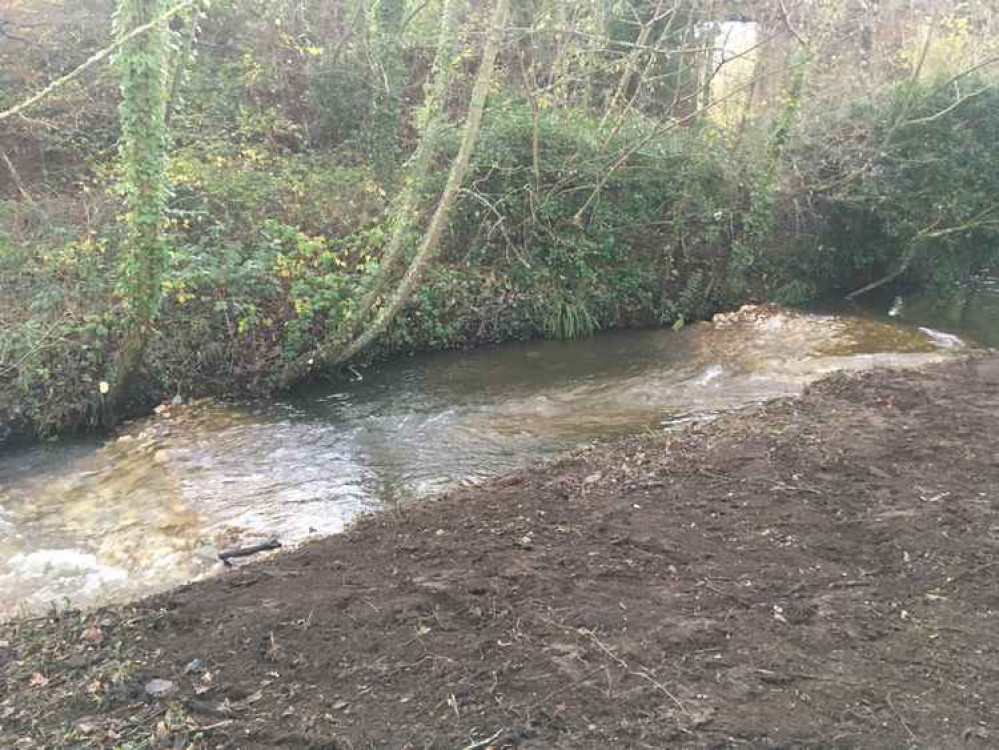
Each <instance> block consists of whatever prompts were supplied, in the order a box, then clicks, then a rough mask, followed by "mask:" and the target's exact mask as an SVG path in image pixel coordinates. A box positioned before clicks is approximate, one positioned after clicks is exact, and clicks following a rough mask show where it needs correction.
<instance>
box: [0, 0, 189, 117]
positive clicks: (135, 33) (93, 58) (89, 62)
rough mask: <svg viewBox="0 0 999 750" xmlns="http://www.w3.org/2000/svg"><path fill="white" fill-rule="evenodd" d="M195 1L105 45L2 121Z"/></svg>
mask: <svg viewBox="0 0 999 750" xmlns="http://www.w3.org/2000/svg"><path fill="white" fill-rule="evenodd" d="M195 2H197V0H182V2H180V3H179V4H178V5H175V6H174V7H173V8H171V9H170V10H168V11H166V12H165V13H163V14H162V15H160V16H158V17H157V18H154V19H153V20H152V21H150V22H149V23H146V24H143V25H142V26H136V27H135V28H134V29H132V30H131V31H130V32H129V33H127V34H125V35H124V36H123V37H122V38H121V39H118V40H117V41H116V42H115V43H114V44H112V45H110V46H107V47H105V48H104V49H102V50H100V51H99V52H96V53H94V54H93V55H91V56H90V58H88V59H87V60H86V62H84V63H83V64H82V65H79V66H78V67H76V68H74V69H73V70H72V71H70V72H69V73H67V74H66V75H64V76H62V77H61V78H57V79H56V80H54V81H52V83H50V84H49V85H48V86H46V87H45V88H43V89H42V90H41V91H39V92H38V93H37V94H35V95H34V96H31V97H29V98H27V99H25V100H24V101H23V102H21V103H20V104H17V105H15V106H13V107H11V108H10V109H8V110H5V111H3V112H0V122H2V121H4V120H6V119H8V118H10V117H14V116H15V115H19V114H21V112H23V111H24V110H26V109H28V108H29V107H33V106H34V105H36V104H38V102H40V101H42V100H43V99H45V98H46V97H47V96H48V95H49V94H51V93H52V92H53V91H56V90H57V89H60V88H62V87H63V86H65V85H66V84H68V83H72V82H73V81H74V80H76V79H77V78H79V77H80V76H81V75H83V73H85V72H86V71H87V70H89V69H90V68H92V67H94V66H95V65H97V64H98V63H99V62H102V61H104V60H106V59H107V58H109V57H110V56H111V55H113V54H114V53H115V52H117V51H118V50H119V49H121V48H122V47H123V46H124V45H126V44H128V43H129V42H130V41H132V40H133V39H135V37H137V36H139V35H141V34H145V33H146V32H148V31H150V30H151V29H154V28H156V27H157V26H159V25H160V24H163V23H166V22H167V21H169V20H170V19H171V18H173V17H174V16H175V15H177V14H178V13H180V12H181V11H182V10H186V9H187V8H190V7H191V6H193V5H194V4H195Z"/></svg>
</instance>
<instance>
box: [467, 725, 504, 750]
mask: <svg viewBox="0 0 999 750" xmlns="http://www.w3.org/2000/svg"><path fill="white" fill-rule="evenodd" d="M501 734H503V729H502V728H501V729H497V730H496V734H494V735H492V736H491V737H486V738H485V739H484V740H479V741H478V742H473V743H472V744H471V745H465V747H463V748H462V749H461V750H478V749H479V748H480V747H485V746H486V745H488V744H489V743H491V742H493V741H495V740H498V739H499V737H500V735H501Z"/></svg>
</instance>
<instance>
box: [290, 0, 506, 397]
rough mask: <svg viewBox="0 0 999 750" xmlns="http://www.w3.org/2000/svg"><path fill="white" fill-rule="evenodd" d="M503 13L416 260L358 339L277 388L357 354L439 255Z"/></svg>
mask: <svg viewBox="0 0 999 750" xmlns="http://www.w3.org/2000/svg"><path fill="white" fill-rule="evenodd" d="M509 10H510V0H497V2H496V7H495V9H494V10H493V14H492V19H491V23H490V30H489V36H488V38H487V40H486V44H485V48H484V49H483V52H482V60H481V62H480V64H479V71H478V74H477V75H476V78H475V85H474V86H473V88H472V96H471V100H470V102H469V107H468V115H467V117H466V119H465V125H464V128H463V130H462V138H461V145H460V147H459V148H458V155H457V156H456V157H455V160H454V162H453V163H452V164H451V169H450V172H449V174H448V180H447V185H446V186H445V188H444V192H443V193H442V194H441V197H440V200H439V201H438V203H437V209H436V210H435V211H434V215H433V217H432V218H431V220H430V224H429V225H428V226H427V229H426V231H425V232H424V235H423V238H422V239H421V241H420V244H419V248H418V249H417V252H416V255H415V256H414V257H413V260H412V261H411V263H410V265H409V268H408V269H407V270H406V273H405V274H404V275H403V277H402V279H401V280H400V282H399V284H398V286H397V287H396V288H395V290H394V291H393V292H392V294H391V296H390V297H389V299H388V300H387V301H386V302H385V304H384V306H383V307H382V308H381V309H380V311H379V312H378V314H377V315H376V316H375V318H374V319H373V320H372V321H371V322H370V323H368V324H367V325H366V327H365V328H364V329H363V331H362V332H361V333H360V334H359V335H357V336H356V337H355V338H354V339H353V340H352V341H349V342H348V343H346V344H343V345H339V346H331V347H323V348H322V349H320V351H319V352H317V353H316V354H315V355H313V356H312V357H309V358H308V359H306V360H305V361H304V362H303V360H302V359H301V358H300V359H299V360H296V362H294V363H293V364H291V365H289V367H288V368H287V369H286V370H285V372H284V373H283V375H282V377H281V384H282V385H283V386H285V387H287V386H289V385H291V384H292V383H294V382H295V381H296V380H298V379H299V378H301V377H302V376H303V375H304V374H305V372H306V371H307V369H308V368H309V367H311V366H313V365H320V366H321V365H326V366H334V367H335V366H337V365H341V364H343V363H345V362H347V361H348V360H350V359H352V358H353V357H356V356H357V355H358V354H360V353H361V352H362V351H363V350H364V349H366V348H367V347H369V346H370V345H371V344H372V343H374V342H375V341H376V340H377V339H378V337H379V336H381V335H382V334H383V333H384V332H385V330H386V329H387V328H388V326H389V324H391V322H392V320H393V319H394V318H395V316H396V315H397V314H398V313H399V311H400V310H401V309H402V307H403V305H405V304H406V301H407V300H408V299H409V296H410V294H412V292H413V290H414V289H415V288H416V287H417V285H419V283H420V282H421V281H422V280H423V276H424V274H425V273H426V270H427V268H428V267H429V266H430V263H431V261H432V260H433V259H434V257H435V256H436V254H437V252H438V250H439V246H440V240H441V236H442V235H443V233H444V229H445V227H446V226H447V223H448V219H449V217H450V214H451V210H452V209H453V208H454V204H455V203H456V201H457V198H458V193H459V192H460V191H461V186H462V184H463V183H464V181H465V175H466V173H467V172H468V166H469V163H470V161H471V157H472V151H473V150H474V149H475V144H476V142H477V141H478V137H479V129H480V126H481V124H482V115H483V112H484V110H485V106H486V99H487V98H488V95H489V89H490V87H491V86H492V80H493V70H494V69H495V67H496V57H497V55H498V54H499V48H500V42H501V40H502V36H503V31H504V28H505V26H506V19H507V15H508V13H509ZM417 177H418V176H417ZM400 252H401V246H400ZM383 263H384V261H383ZM386 278H387V277H386Z"/></svg>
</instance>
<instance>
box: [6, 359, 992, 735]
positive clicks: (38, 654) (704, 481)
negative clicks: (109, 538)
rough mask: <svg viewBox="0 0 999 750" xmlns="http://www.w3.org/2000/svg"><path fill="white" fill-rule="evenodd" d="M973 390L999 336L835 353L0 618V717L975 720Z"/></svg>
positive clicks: (46, 730) (858, 726)
mask: <svg viewBox="0 0 999 750" xmlns="http://www.w3.org/2000/svg"><path fill="white" fill-rule="evenodd" d="M997 417H999V359H995V358H992V359H981V360H977V361H972V362H967V363H960V364H948V365H943V366H937V367H933V368H930V369H928V370H926V371H924V372H872V373H866V374H863V375H859V376H852V377H843V376H838V377H834V378H831V379H828V380H825V381H823V382H822V383H820V384H818V385H816V386H813V387H812V388H811V389H810V390H809V392H808V393H806V395H805V396H803V397H801V398H799V399H794V400H787V401H782V402H775V403H771V404H768V405H765V406H762V407H759V408H755V409H752V410H748V411H745V412H741V413H738V414H733V415H730V416H727V417H724V418H722V419H720V420H718V421H717V422H715V423H713V424H710V425H706V426H702V427H695V428H692V429H689V430H687V431H685V432H683V433H680V434H677V435H673V436H668V437H661V436H656V437H648V438H643V439H633V440H629V441H625V442H621V443H618V444H615V445H612V446H605V447H602V448H600V449H598V450H593V451H590V452H588V453H586V454H584V455H582V456H579V457H576V458H573V459H568V460H566V461H563V462H561V463H559V464H556V465H552V466H544V467H535V468H534V469H531V470H528V471H524V472H520V473H517V474H514V475H512V476H507V477H504V478H502V479H499V480H496V481H494V482H491V483H489V484H487V485H485V486H483V487H480V488H477V489H474V490H469V491H461V492H455V493H453V494H451V495H449V496H447V497H445V498H443V499H440V500H438V501H436V502H429V503H422V504H419V505H417V506H415V507H410V508H407V509H405V510H404V511H400V512H398V513H386V514H382V515H378V516H374V517H370V518H367V519H365V520H363V521H362V522H360V523H358V524H357V525H356V527H355V528H354V529H353V530H351V531H350V532H349V533H346V534H343V535H341V536H337V537H332V538H329V539H326V540H324V541H322V542H319V543H315V544H312V545H310V546H308V547H306V548H304V549H301V550H299V551H296V552H293V553H288V554H283V555H278V556H276V557H275V558H273V559H271V560H268V561H266V562H263V563H261V564H256V565H249V566H246V567H244V568H242V569H240V570H237V571H233V572H232V573H231V574H228V575H225V576H222V577H219V578H215V579H212V580H208V581H205V582H202V583H198V584H195V585H191V586H188V587H185V588H183V589H180V590H177V591H174V592H172V593H170V594H168V595H165V596H161V597H158V598H155V599H152V600H149V601H146V602H143V603H141V604H139V605H137V606H128V607H122V608H115V609H108V610H104V611H100V612H94V613H90V614H87V615H79V614H74V615H65V616H63V617H61V618H59V619H48V620H38V621H32V622H24V623H15V624H10V625H6V626H3V627H2V628H0V725H2V729H0V746H2V747H5V748H6V747H22V748H27V747H49V748H66V747H116V746H117V747H122V748H125V747H128V748H138V747H177V748H181V747H196V748H202V747H204V748H209V747H211V748H275V747H287V748H314V749H318V748H327V749H332V748H338V749H339V748H343V749H347V748H357V749H360V748H379V749H380V748H449V749H451V748H485V747H493V748H497V749H498V748H508V747H516V748H565V749H566V750H568V749H569V748H573V749H577V748H612V747H613V748H617V747H627V748H691V749H693V748H754V750H758V749H760V748H844V749H846V748H926V749H927V750H929V749H930V748H933V749H934V750H949V749H950V748H955V749H956V748H961V749H962V750H963V749H965V748H994V747H999V709H997V708H996V707H997V706H999V587H997V585H996V580H997V579H996V576H997V574H999V515H997V510H999V427H997ZM153 679H158V680H165V681H168V682H166V683H152V684H149V685H148V686H149V687H150V688H152V689H153V692H158V693H161V695H160V696H159V697H151V696H149V695H147V692H146V687H147V684H148V683H150V680H153ZM489 738H491V739H489ZM487 739H488V740H489V741H488V742H487V741H486V740H487ZM147 743H148V744H147Z"/></svg>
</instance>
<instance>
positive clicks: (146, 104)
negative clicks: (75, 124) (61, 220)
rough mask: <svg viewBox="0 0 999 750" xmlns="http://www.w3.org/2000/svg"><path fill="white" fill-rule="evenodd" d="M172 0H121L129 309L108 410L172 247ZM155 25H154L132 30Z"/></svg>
mask: <svg viewBox="0 0 999 750" xmlns="http://www.w3.org/2000/svg"><path fill="white" fill-rule="evenodd" d="M166 8H167V0H122V2H121V3H120V4H119V6H118V9H117V11H116V12H115V18H114V29H115V34H116V36H117V37H118V38H119V39H120V40H125V39H128V41H125V42H124V43H123V44H122V46H121V50H120V52H119V54H118V58H117V62H116V65H117V68H118V75H119V79H120V85H121V93H122V101H121V104H120V106H119V110H118V111H119V119H120V123H121V170H122V174H121V183H122V188H123V192H124V195H125V214H124V223H125V228H126V234H125V241H124V243H123V245H122V247H121V249H120V251H119V255H118V262H117V278H116V282H117V286H116V291H117V294H118V296H119V298H120V301H121V306H122V312H123V330H122V337H121V341H122V343H121V345H120V348H119V350H118V353H117V355H116V356H115V358H114V361H113V364H112V367H111V371H110V372H109V374H108V381H109V383H110V394H109V396H108V398H107V399H106V404H107V406H108V407H109V409H108V410H107V411H106V413H107V414H109V415H110V419H111V420H112V421H113V414H114V411H115V409H116V408H117V407H119V406H120V405H121V402H122V401H123V399H124V397H125V394H126V391H127V389H128V385H129V383H130V381H131V380H132V378H133V377H134V375H135V373H136V371H137V370H138V368H139V366H140V364H141V362H142V357H143V354H144V352H145V348H146V343H147V342H148V340H149V335H150V331H151V329H152V324H153V321H154V320H155V318H156V312H157V309H158V307H159V302H160V294H161V286H162V279H163V273H164V270H165V268H166V259H167V252H166V246H165V243H164V239H163V236H162V223H163V217H164V213H165V208H166V200H167V191H166V181H165V179H166V178H165V174H166V167H167V134H166V112H167V76H166V70H167V60H168V56H169V38H168V37H169V33H170V32H169V31H168V30H167V29H166V28H165V26H164V25H163V24H162V23H159V24H155V23H153V22H154V21H155V20H156V19H159V18H163V17H165V14H166V13H167V12H168V11H167V9H166ZM149 24H152V25H151V26H150V28H149V30H148V31H147V32H145V33H144V34H141V35H136V36H134V37H132V38H130V39H129V38H128V37H129V35H130V32H132V31H133V30H134V29H136V28H138V27H142V26H146V25H149Z"/></svg>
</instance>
